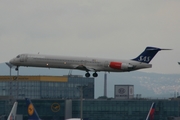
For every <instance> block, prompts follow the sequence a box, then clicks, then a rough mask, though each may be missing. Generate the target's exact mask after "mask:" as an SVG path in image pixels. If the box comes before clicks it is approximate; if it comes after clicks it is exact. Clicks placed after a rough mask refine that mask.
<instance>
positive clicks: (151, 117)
mask: <svg viewBox="0 0 180 120" xmlns="http://www.w3.org/2000/svg"><path fill="white" fill-rule="evenodd" d="M155 107H156V103H154V102H153V103H152V105H151V108H150V110H149V113H148V115H147V117H146V120H154V113H155Z"/></svg>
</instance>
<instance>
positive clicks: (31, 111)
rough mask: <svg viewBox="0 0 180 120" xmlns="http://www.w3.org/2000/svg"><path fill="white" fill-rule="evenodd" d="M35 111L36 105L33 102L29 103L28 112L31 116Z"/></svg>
mask: <svg viewBox="0 0 180 120" xmlns="http://www.w3.org/2000/svg"><path fill="white" fill-rule="evenodd" d="M33 113H34V107H33V105H32V104H29V106H28V114H29V115H30V116H31V115H33Z"/></svg>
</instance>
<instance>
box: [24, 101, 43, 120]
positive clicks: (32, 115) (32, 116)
mask: <svg viewBox="0 0 180 120" xmlns="http://www.w3.org/2000/svg"><path fill="white" fill-rule="evenodd" d="M25 100H26V105H27V112H28V120H41V119H40V118H39V115H38V113H37V112H36V109H35V107H34V105H33V103H32V102H31V100H30V99H28V98H25Z"/></svg>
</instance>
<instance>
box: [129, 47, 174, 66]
mask: <svg viewBox="0 0 180 120" xmlns="http://www.w3.org/2000/svg"><path fill="white" fill-rule="evenodd" d="M161 50H171V49H161V48H156V47H146V49H145V50H144V51H143V52H142V53H141V54H140V55H139V56H138V57H136V58H134V59H132V60H135V61H139V62H144V63H149V62H150V61H151V60H152V59H153V57H154V56H155V55H156V54H157V53H158V52H159V51H161Z"/></svg>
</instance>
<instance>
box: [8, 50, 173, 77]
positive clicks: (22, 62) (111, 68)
mask: <svg viewBox="0 0 180 120" xmlns="http://www.w3.org/2000/svg"><path fill="white" fill-rule="evenodd" d="M161 50H171V49H161V48H157V47H146V49H145V50H144V51H143V52H142V53H141V54H140V55H139V56H137V57H136V58H134V59H130V60H117V59H102V58H89V57H72V56H53V55H41V54H20V55H17V57H16V58H13V59H11V60H10V61H9V63H10V64H11V65H14V66H16V68H15V69H16V70H17V71H18V68H19V67H20V66H26V67H45V68H61V69H78V70H83V71H86V74H85V76H86V77H90V73H89V72H90V71H92V72H94V73H93V77H97V76H98V74H97V72H100V71H105V72H130V71H135V70H139V69H144V68H151V67H152V65H151V64H149V63H150V61H151V60H152V59H153V57H154V56H155V55H156V53H157V52H158V51H161Z"/></svg>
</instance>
